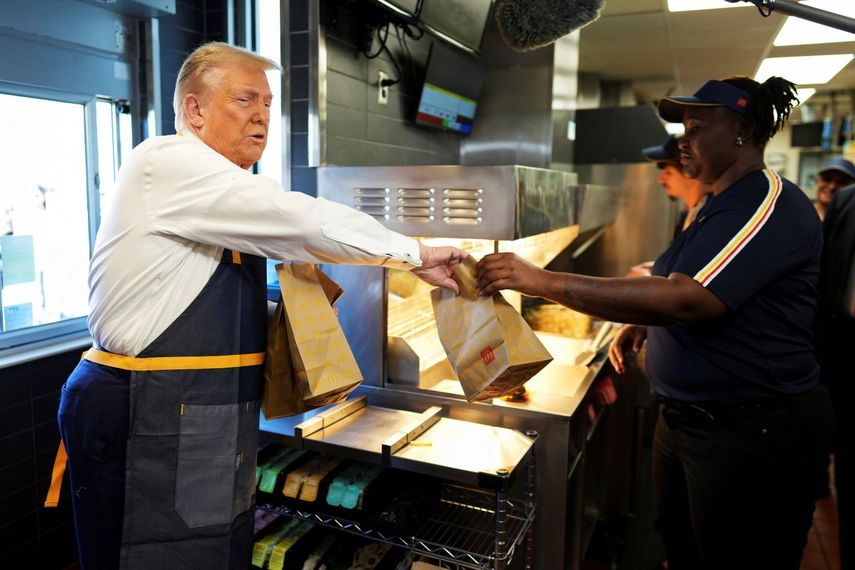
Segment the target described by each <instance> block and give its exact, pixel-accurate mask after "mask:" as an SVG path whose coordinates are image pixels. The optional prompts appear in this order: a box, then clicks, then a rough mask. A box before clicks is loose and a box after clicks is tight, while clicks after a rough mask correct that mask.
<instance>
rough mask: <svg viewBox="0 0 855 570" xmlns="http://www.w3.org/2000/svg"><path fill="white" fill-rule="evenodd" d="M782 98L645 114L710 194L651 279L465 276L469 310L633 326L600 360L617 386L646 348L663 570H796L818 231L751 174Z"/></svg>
mask: <svg viewBox="0 0 855 570" xmlns="http://www.w3.org/2000/svg"><path fill="white" fill-rule="evenodd" d="M795 93H796V91H795V87H794V86H793V84H792V83H790V82H789V81H786V80H784V79H781V78H780V77H772V78H769V79H767V80H766V81H764V82H763V83H757V82H756V81H754V80H753V79H749V78H746V77H734V78H728V79H724V80H721V81H717V80H712V81H708V82H707V83H705V84H704V85H703V86H702V87H701V88H700V89H699V90H698V91H697V92H696V93H695V94H694V95H693V96H691V97H668V98H665V99H662V100H661V101H660V102H659V114H660V116H662V117H663V118H664V119H665V120H667V121H670V122H682V123H683V125H684V127H685V133H686V134H685V136H684V138H683V139H682V140H681V141H680V147H679V148H680V164H681V165H682V167H683V174H684V175H685V176H688V177H691V178H695V179H697V180H700V181H701V182H703V183H706V184H710V185H711V191H712V194H711V196H710V197H709V199H708V201H707V204H706V205H705V206H704V207H703V208H702V209H701V211H700V212H698V217H697V219H696V220H695V223H693V224H692V225H691V226H690V227H689V228H688V229H687V230H686V231H684V232H683V233H681V234H680V235H678V236H677V238H676V239H675V240H674V241H673V242H672V243H671V245H670V246H669V247H668V249H667V250H666V251H665V252H664V253H663V254H662V255H661V256H660V257H659V259H657V260H656V263H655V265H654V267H653V276H651V277H637V278H616V279H601V278H594V277H585V276H582V275H572V274H566V273H556V272H550V271H546V270H543V269H539V268H537V267H535V266H533V265H531V264H530V263H528V262H527V261H525V260H523V259H521V258H519V257H516V256H515V255H513V254H509V253H499V254H493V255H489V256H487V257H485V258H484V259H482V260H481V261H480V262H479V264H478V270H477V274H478V278H479V287H480V288H481V291H482V292H483V294H485V295H490V294H493V293H495V292H496V291H498V290H499V289H506V288H507V289H515V290H517V291H520V292H522V293H524V294H527V295H532V296H541V297H545V298H547V299H551V300H553V301H556V302H558V303H561V304H563V305H566V306H568V307H570V308H572V309H575V310H577V311H582V312H586V313H589V314H591V315H595V316H597V317H600V318H603V319H607V320H610V321H618V322H624V323H634V324H633V325H629V326H626V327H624V328H623V329H622V330H621V332H620V333H619V334H618V337H617V338H616V339H615V341H614V342H613V343H612V346H611V348H610V353H609V356H610V359H611V360H612V362H613V364H614V366H615V368H616V369H617V371H618V372H622V371H623V368H624V352H625V351H626V350H630V349H638V348H640V346H641V343H642V342H644V340H645V339H647V375H648V378H649V380H650V384H651V386H652V387H653V389H654V391H655V392H656V393H657V394H658V395H659V396H660V398H661V402H662V404H661V406H660V414H659V419H658V422H657V425H656V434H655V442H654V450H653V479H654V488H655V491H656V496H657V502H658V507H659V529H660V531H661V532H662V536H663V538H664V541H665V547H666V550H667V554H668V561H669V568H670V569H671V570H683V569H690V570H698V569H711V570H712V569H714V570H719V569H724V568H727V569H729V570H735V569H743V568H744V569H746V570H747V569H752V570H757V569H761V568H762V569H766V568H768V569H772V568H774V569H775V570H798V568H799V563H800V560H801V556H802V550H803V548H804V545H805V543H806V540H807V534H808V531H809V529H810V527H811V524H812V514H813V510H814V501H815V498H816V488H817V483H816V482H817V480H818V478H819V477H820V476H821V473H822V470H823V469H824V467H825V458H826V456H827V453H828V451H829V449H830V440H831V426H832V423H831V422H832V418H831V410H830V403H829V399H828V394H827V391H826V390H825V388H824V387H822V386H821V385H820V383H819V367H818V365H817V362H816V358H815V356H814V351H813V347H812V329H811V327H812V325H813V321H814V317H815V314H816V299H817V277H818V274H819V264H820V254H821V250H822V232H821V227H820V221H819V218H818V217H817V216H816V213H815V211H814V209H813V206H812V205H811V203H810V200H808V198H807V197H806V196H805V194H804V193H803V192H802V191H801V190H800V189H799V188H798V187H796V186H795V185H794V184H792V183H791V182H789V181H788V180H785V179H783V178H781V177H780V176H779V175H778V174H777V173H776V172H774V171H772V170H771V169H769V168H767V167H766V166H765V165H764V164H763V149H764V148H765V146H766V143H767V142H768V141H769V139H770V138H771V137H772V136H773V135H774V134H775V133H776V132H778V131H779V130H780V129H781V127H782V126H783V124H784V122H785V120H786V119H787V117H788V115H789V113H790V111H791V110H792V108H793V105H794V104H795V102H796V101H797V99H796V97H795Z"/></svg>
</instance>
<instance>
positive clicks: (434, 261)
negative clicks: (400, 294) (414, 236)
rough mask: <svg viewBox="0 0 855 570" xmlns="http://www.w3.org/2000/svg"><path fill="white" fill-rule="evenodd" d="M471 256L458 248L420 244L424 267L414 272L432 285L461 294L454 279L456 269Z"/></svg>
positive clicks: (420, 254) (417, 268)
mask: <svg viewBox="0 0 855 570" xmlns="http://www.w3.org/2000/svg"><path fill="white" fill-rule="evenodd" d="M468 255H469V254H468V253H466V252H465V251H463V250H462V249H457V248H456V247H450V246H443V247H430V246H428V245H424V244H422V243H420V244H419V256H420V257H421V258H422V266H421V267H416V268H415V269H413V270H412V272H413V274H414V275H415V276H416V277H418V278H419V279H421V280H422V281H424V282H425V283H429V284H431V285H439V286H440V287H446V288H448V289H451V290H452V291H454V292H455V293H457V294H460V286H459V285H458V284H457V281H455V280H454V278H453V277H452V276H453V275H454V268H455V267H457V265H458V264H459V263H460V262H461V261H463V260H464V259H466V257H467V256H468Z"/></svg>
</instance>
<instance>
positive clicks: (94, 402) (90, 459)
mask: <svg viewBox="0 0 855 570" xmlns="http://www.w3.org/2000/svg"><path fill="white" fill-rule="evenodd" d="M129 379H130V373H129V372H126V371H123V370H117V369H113V368H107V367H104V366H101V365H100V364H94V363H92V362H89V361H87V360H82V361H81V362H80V363H79V364H78V365H77V368H75V370H74V372H72V374H71V376H70V377H69V378H68V381H66V383H65V385H64V386H63V387H62V398H61V399H60V403H59V417H58V419H59V429H60V433H61V434H62V439H63V441H64V442H65V447H66V450H67V451H68V470H69V479H70V481H71V484H70V492H71V504H72V507H73V510H74V528H75V532H76V535H77V550H78V553H79V555H80V564H81V567H82V569H83V570H106V569H117V568H119V552H120V548H121V543H122V516H123V513H124V501H125V449H126V446H127V441H128V417H129V405H130V389H129Z"/></svg>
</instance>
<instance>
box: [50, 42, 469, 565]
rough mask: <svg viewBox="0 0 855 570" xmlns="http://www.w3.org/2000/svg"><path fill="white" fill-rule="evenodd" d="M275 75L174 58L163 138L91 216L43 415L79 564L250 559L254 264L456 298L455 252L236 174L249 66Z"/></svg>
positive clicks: (256, 367)
mask: <svg viewBox="0 0 855 570" xmlns="http://www.w3.org/2000/svg"><path fill="white" fill-rule="evenodd" d="M277 68H278V66H277V65H276V64H275V63H273V62H272V61H269V60H267V59H265V58H262V57H260V56H258V55H255V54H253V53H251V52H249V51H246V50H243V49H240V48H236V47H233V46H230V45H228V44H223V43H210V44H206V45H203V46H201V47H199V48H198V49H196V50H195V51H194V52H193V53H191V54H190V55H189V57H188V58H187V59H186V60H185V61H184V64H183V66H182V67H181V70H180V73H179V76H178V81H177V84H176V88H175V98H174V106H175V127H176V130H177V132H178V134H177V135H172V136H159V137H153V138H150V139H148V140H146V141H143V142H142V143H141V144H140V145H139V146H137V147H136V148H134V150H133V151H132V152H131V153H130V155H129V156H128V157H127V158H126V160H125V161H124V163H123V165H122V168H121V170H120V172H119V176H118V179H117V182H116V189H115V193H114V197H113V199H112V200H111V203H110V206H109V208H108V209H107V211H105V212H104V214H103V218H102V222H101V226H100V228H99V230H98V236H97V239H96V243H95V250H94V253H93V254H92V260H91V266H90V273H89V284H90V310H91V313H90V316H89V328H90V331H91V333H92V337H93V338H94V340H95V346H94V347H93V348H92V349H91V350H89V351H88V352H87V353H86V354H85V357H84V359H83V360H82V361H81V362H80V364H79V365H78V366H77V368H76V369H75V370H74V372H73V373H72V374H71V376H70V377H69V379H68V381H67V382H66V383H65V385H64V386H63V389H62V398H61V401H60V406H59V425H60V431H61V433H62V438H63V441H64V443H65V446H66V448H67V450H68V466H69V470H70V481H71V490H72V496H71V498H72V506H73V509H74V518H75V528H76V533H77V544H78V550H79V554H80V561H81V565H82V567H83V568H85V569H86V570H94V569H101V568H119V567H121V568H126V569H131V570H135V569H140V570H152V569H164V570H166V569H169V570H173V569H180V568H198V569H205V570H210V569H217V568H223V569H225V568H229V569H237V568H240V569H244V568H248V567H249V566H250V556H251V550H252V541H253V517H252V507H253V502H254V494H255V463H256V462H255V458H256V448H257V442H258V420H259V414H258V411H259V399H260V397H261V386H262V365H263V358H264V351H265V346H266V339H265V337H266V331H267V302H266V278H265V277H266V275H265V268H266V259H265V258H272V259H277V260H289V261H300V262H322V263H350V264H362V265H383V266H386V267H394V268H399V269H410V270H412V271H413V273H415V274H416V275H417V276H418V277H420V278H422V279H423V280H425V281H427V282H428V283H431V284H434V285H440V286H445V287H450V288H451V289H453V290H455V291H456V290H457V284H456V283H455V282H454V281H453V279H452V278H451V275H452V273H453V270H454V267H455V266H456V265H457V264H458V263H459V262H460V261H461V260H463V259H464V257H465V256H466V254H465V253H464V252H462V251H461V250H459V249H456V248H452V247H440V248H431V247H427V246H424V245H421V244H419V243H418V242H416V241H414V240H412V239H410V238H408V237H405V236H402V235H400V234H397V233H395V232H392V231H389V230H387V229H386V228H385V227H383V225H381V224H380V223H379V222H377V221H376V220H374V219H373V218H371V217H370V216H367V215H365V214H363V213H360V212H357V211H356V210H353V209H351V208H348V207H345V206H343V205H339V204H335V203H332V202H328V201H326V200H324V199H321V198H317V199H316V198H312V197H310V196H307V195H306V194H302V193H300V192H286V191H284V190H283V189H282V187H281V186H280V185H279V184H278V183H277V182H276V181H275V180H272V179H270V178H266V177H264V176H258V175H254V174H252V173H251V172H249V171H248V169H249V168H250V167H251V166H252V165H253V164H254V163H255V162H256V161H257V160H258V159H259V158H260V157H261V154H262V152H263V151H264V148H265V145H266V143H267V135H268V124H269V119H270V109H271V104H272V96H271V92H270V88H269V85H268V81H267V77H266V74H265V71H266V70H269V69H277ZM355 294H358V293H355Z"/></svg>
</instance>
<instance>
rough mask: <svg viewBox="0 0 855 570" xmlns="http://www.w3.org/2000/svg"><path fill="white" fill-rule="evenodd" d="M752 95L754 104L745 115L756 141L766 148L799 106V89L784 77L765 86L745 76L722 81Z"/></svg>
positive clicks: (772, 78)
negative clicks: (797, 90)
mask: <svg viewBox="0 0 855 570" xmlns="http://www.w3.org/2000/svg"><path fill="white" fill-rule="evenodd" d="M722 81H724V82H726V83H730V84H731V85H733V86H734V87H739V88H740V89H742V90H743V91H746V92H747V93H748V94H749V95H751V104H750V105H749V106H748V109H747V111H746V113H745V120H746V121H747V123H748V127H749V128H750V129H751V130H750V136H751V138H752V140H753V141H754V142H755V144H757V146H759V147H760V148H763V147H765V146H766V143H767V142H769V139H771V138H772V137H773V136H774V135H775V133H777V132H778V131H780V130H781V128H782V127H783V126H784V123H785V122H787V119H788V118H789V116H790V112H791V111H792V110H793V108H794V107H795V106H796V105H798V103H799V99H798V97H797V96H796V86H795V85H794V84H793V83H791V82H789V81H787V80H786V79H784V78H783V77H770V78H769V79H767V80H766V81H764V82H763V83H758V82H757V81H755V80H753V79H751V78H750V77H745V76H735V77H727V78H725V79H722Z"/></svg>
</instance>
